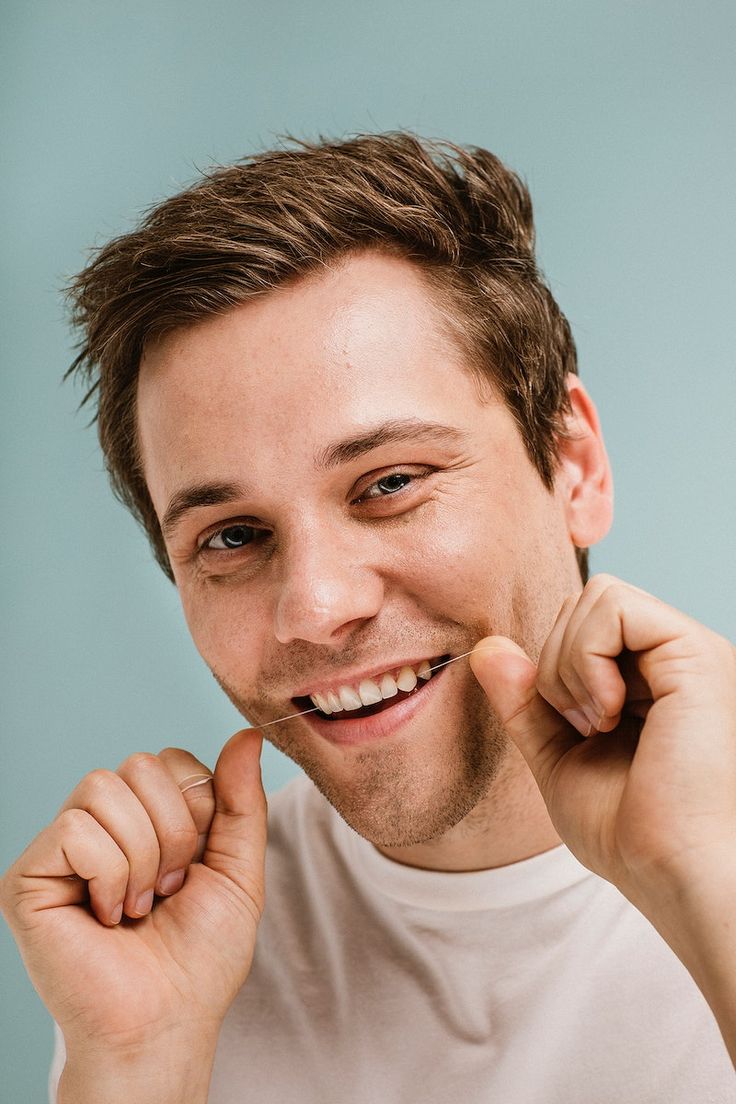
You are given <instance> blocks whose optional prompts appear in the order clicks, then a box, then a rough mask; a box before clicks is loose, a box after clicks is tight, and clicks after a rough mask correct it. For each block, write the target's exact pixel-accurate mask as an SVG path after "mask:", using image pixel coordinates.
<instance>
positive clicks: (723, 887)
mask: <svg viewBox="0 0 736 1104" xmlns="http://www.w3.org/2000/svg"><path fill="white" fill-rule="evenodd" d="M734 854H735V855H736V847H735V848H734ZM732 861H733V860H732ZM639 907H640V908H641V911H642V912H644V914H645V915H646V916H647V917H648V919H649V920H650V921H651V922H652V924H653V925H654V927H655V928H656V929H657V931H658V932H659V933H660V935H661V936H662V937H663V939H665V940H666V942H667V943H668V944H669V946H670V947H671V948H672V950H673V951H674V952H675V954H676V955H677V957H678V958H679V959H680V961H681V962H682V963H683V965H684V966H685V967H686V969H687V970H688V972H689V973H690V975H691V977H692V978H693V980H694V981H695V983H696V985H697V986H698V988H699V989H700V991H701V993H702V994H703V996H704V997H705V999H706V1001H707V1002H708V1005H709V1006H710V1009H711V1011H712V1012H713V1015H714V1016H715V1018H716V1021H717V1023H718V1026H719V1028H720V1030H721V1034H722V1036H723V1040H724V1042H725V1044H726V1048H727V1049H728V1053H729V1055H730V1057H731V1061H732V1062H733V1064H734V1067H736V871H734V872H733V873H732V872H731V863H729V864H728V865H723V866H720V867H716V866H714V868H713V870H712V873H711V874H709V875H708V876H706V875H703V874H702V873H701V874H699V876H698V877H697V879H691V880H690V881H689V882H688V883H687V885H686V888H683V889H679V890H677V891H673V892H672V893H671V895H669V896H668V898H667V900H666V903H665V902H664V901H663V900H662V899H660V901H659V902H658V904H657V905H656V906H650V907H642V906H641V905H639Z"/></svg>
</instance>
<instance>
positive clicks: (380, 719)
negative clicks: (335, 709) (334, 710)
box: [304, 670, 444, 745]
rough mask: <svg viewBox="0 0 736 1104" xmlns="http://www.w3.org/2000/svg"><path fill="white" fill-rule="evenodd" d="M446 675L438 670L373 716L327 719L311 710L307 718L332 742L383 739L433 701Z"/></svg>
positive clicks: (345, 742)
mask: <svg viewBox="0 0 736 1104" xmlns="http://www.w3.org/2000/svg"><path fill="white" fill-rule="evenodd" d="M443 674H444V670H442V671H438V672H435V674H433V675H432V678H431V679H429V680H428V681H427V682H425V683H424V686H423V687H422V688H421V690H418V691H417V692H416V693H415V694H412V695H411V696H410V697H408V698H403V699H402V700H401V701H400V702H397V703H396V705H392V706H391V708H390V709H384V710H383V711H382V712H381V713H375V714H374V715H373V716H372V717H354V718H353V719H352V720H348V719H347V718H346V719H345V720H344V721H343V720H340V721H326V720H323V719H322V717H319V716H317V714H316V713H308V714H306V716H305V717H304V720H305V721H306V722H307V724H309V725H311V727H312V728H313V729H314V730H315V731H316V732H317V733H319V735H320V736H322V737H324V739H325V740H329V742H330V743H331V744H341V745H346V744H364V743H367V742H369V741H370V740H380V739H381V738H382V737H386V736H393V735H394V734H395V733H396V732H397V731H398V730H399V729H400V728H401V726H402V725H404V724H406V722H407V721H409V720H411V718H412V717H413V716H414V715H415V714H416V713H418V712H419V711H420V710H421V709H423V708H424V706H425V705H426V704H427V703H428V702H429V701H430V699H431V698H432V697H433V695H434V691H435V689H436V685H435V684H436V683H437V682H438V680H439V679H440V678H441V676H442V675H443Z"/></svg>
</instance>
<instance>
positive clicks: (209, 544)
mask: <svg viewBox="0 0 736 1104" xmlns="http://www.w3.org/2000/svg"><path fill="white" fill-rule="evenodd" d="M257 532H258V530H257V529H254V528H253V526H252V525H228V526H227V527H226V528H225V529H219V530H218V531H217V532H216V533H213V534H212V536H211V537H209V538H208V540H206V541H205V542H204V545H203V546H202V547H203V548H212V549H215V550H216V551H218V552H221V551H227V550H228V549H234V548H236V549H237V548H244V547H245V546H246V545H247V544H250V543H251V542H252V541H253V540H254V538H255V535H256V533H257Z"/></svg>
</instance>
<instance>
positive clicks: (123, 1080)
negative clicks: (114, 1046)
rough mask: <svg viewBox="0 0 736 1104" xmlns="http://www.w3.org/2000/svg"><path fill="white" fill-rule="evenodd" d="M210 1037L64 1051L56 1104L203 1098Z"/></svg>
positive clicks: (167, 1103)
mask: <svg viewBox="0 0 736 1104" xmlns="http://www.w3.org/2000/svg"><path fill="white" fill-rule="evenodd" d="M215 1047H216V1040H215V1041H206V1042H205V1041H203V1040H196V1041H195V1042H189V1043H181V1044H176V1045H171V1046H168V1047H167V1048H166V1049H165V1050H156V1051H155V1052H153V1053H151V1052H146V1053H141V1052H135V1051H132V1052H129V1053H125V1054H120V1053H115V1054H114V1055H106V1054H105V1053H104V1052H103V1051H99V1052H95V1053H93V1054H89V1053H87V1054H83V1055H74V1054H69V1055H68V1056H67V1061H66V1065H65V1066H64V1070H63V1073H62V1075H61V1079H60V1081H59V1092H58V1096H57V1104H99V1102H100V1101H101V1100H104V1101H105V1104H207V1098H208V1094H209V1085H210V1077H211V1074H212V1065H213V1062H214V1057H215Z"/></svg>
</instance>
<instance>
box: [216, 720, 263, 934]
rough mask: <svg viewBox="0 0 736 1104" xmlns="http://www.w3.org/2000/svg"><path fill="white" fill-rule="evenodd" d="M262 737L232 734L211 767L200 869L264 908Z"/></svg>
mask: <svg viewBox="0 0 736 1104" xmlns="http://www.w3.org/2000/svg"><path fill="white" fill-rule="evenodd" d="M262 746H263V735H262V733H261V732H260V731H259V729H257V728H244V729H242V730H241V731H240V732H236V733H235V735H234V736H232V737H231V738H230V739H229V740H228V742H227V743H226V744H225V746H224V748H223V749H222V751H221V752H220V755H219V758H218V760H217V765H216V767H215V774H214V780H213V785H214V791H215V813H214V816H213V818H212V824H211V825H210V830H209V836H208V838H207V846H206V849H205V853H204V857H203V860H202V861H203V863H204V865H205V866H208V867H209V868H210V869H211V870H216V871H218V873H220V874H224V875H225V877H227V878H228V879H229V880H230V881H231V882H233V883H235V885H236V886H237V887H238V889H239V890H241V891H242V892H243V893H245V894H247V896H248V897H250V898H251V900H252V901H253V902H254V903H255V904H256V906H257V908H258V911H259V914H260V912H262V910H263V902H264V889H263V886H264V881H265V874H264V864H265V855H266V812H267V806H266V794H265V792H264V790H263V783H262V781H261V764H260V756H261V748H262Z"/></svg>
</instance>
